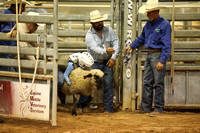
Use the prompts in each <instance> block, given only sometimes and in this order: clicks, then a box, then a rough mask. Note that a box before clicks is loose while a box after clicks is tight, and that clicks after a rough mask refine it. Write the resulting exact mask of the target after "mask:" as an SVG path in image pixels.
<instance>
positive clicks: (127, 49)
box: [124, 46, 132, 54]
mask: <svg viewBox="0 0 200 133" xmlns="http://www.w3.org/2000/svg"><path fill="white" fill-rule="evenodd" d="M131 49H132V48H131V47H130V46H127V47H126V48H124V52H125V53H127V54H128V53H130V51H131Z"/></svg>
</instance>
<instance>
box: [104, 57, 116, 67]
mask: <svg viewBox="0 0 200 133" xmlns="http://www.w3.org/2000/svg"><path fill="white" fill-rule="evenodd" d="M106 65H107V66H108V68H112V67H113V66H114V65H115V60H114V59H112V58H111V59H110V60H108V62H107V64H106Z"/></svg>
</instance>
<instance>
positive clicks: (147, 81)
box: [141, 52, 166, 112]
mask: <svg viewBox="0 0 200 133" xmlns="http://www.w3.org/2000/svg"><path fill="white" fill-rule="evenodd" d="M160 55H161V52H153V53H148V55H147V57H146V61H145V66H144V87H143V94H142V103H141V109H142V110H144V111H145V112H150V111H151V108H152V102H153V89H155V95H154V105H155V108H154V110H156V111H158V112H162V111H163V108H164V78H165V70H166V64H164V67H163V69H162V70H159V71H158V70H157V69H156V65H157V63H158V62H159V60H160Z"/></svg>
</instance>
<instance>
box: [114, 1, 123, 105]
mask: <svg viewBox="0 0 200 133" xmlns="http://www.w3.org/2000/svg"><path fill="white" fill-rule="evenodd" d="M119 7H120V5H119V0H116V15H115V16H116V30H117V34H118V38H119V45H120V44H121V34H120V20H119V19H120V18H119V16H120V8H119ZM119 54H121V52H120V53H119ZM120 57H121V56H120V55H119V57H118V59H117V60H116V65H115V73H116V75H115V86H116V88H117V95H118V96H117V99H116V100H117V102H118V103H120V96H121V89H120V83H119V82H120V79H119V78H120V77H121V76H120V75H119V74H120V69H119V66H120V67H122V64H120V63H121V62H120V60H121V59H120Z"/></svg>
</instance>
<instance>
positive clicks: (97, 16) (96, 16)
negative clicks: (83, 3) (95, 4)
mask: <svg viewBox="0 0 200 133" xmlns="http://www.w3.org/2000/svg"><path fill="white" fill-rule="evenodd" d="M106 19H108V14H104V15H103V16H101V13H100V12H99V10H95V11H92V12H90V22H92V23H94V22H99V21H103V20H106Z"/></svg>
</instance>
